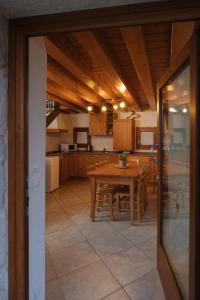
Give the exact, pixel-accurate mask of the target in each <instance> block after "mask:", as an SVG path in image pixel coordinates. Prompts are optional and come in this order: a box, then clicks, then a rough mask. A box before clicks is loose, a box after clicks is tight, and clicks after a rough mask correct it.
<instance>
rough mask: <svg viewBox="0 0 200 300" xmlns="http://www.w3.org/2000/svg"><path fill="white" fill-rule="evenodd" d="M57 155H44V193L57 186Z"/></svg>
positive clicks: (51, 190)
mask: <svg viewBox="0 0 200 300" xmlns="http://www.w3.org/2000/svg"><path fill="white" fill-rule="evenodd" d="M59 160H60V159H59V156H47V157H46V193H50V192H53V191H55V190H56V189H58V188H59Z"/></svg>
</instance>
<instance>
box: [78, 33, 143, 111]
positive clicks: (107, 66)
mask: <svg viewBox="0 0 200 300" xmlns="http://www.w3.org/2000/svg"><path fill="white" fill-rule="evenodd" d="M73 36H74V37H75V38H76V39H77V41H78V42H79V43H80V44H81V46H82V47H83V48H84V49H85V50H86V51H87V53H88V54H89V55H90V57H91V58H92V59H93V61H94V62H95V63H96V64H97V65H99V66H100V67H102V69H103V70H104V72H105V75H106V76H107V77H108V78H109V80H110V81H111V82H112V83H114V86H115V88H116V89H117V92H118V94H121V96H122V97H124V98H126V100H127V102H128V103H129V104H130V105H131V106H134V107H135V108H136V109H137V110H140V108H141V107H140V104H139V102H138V101H137V100H136V97H135V94H134V92H133V88H131V87H130V86H129V85H128V83H127V81H126V80H125V78H124V75H123V74H122V73H121V72H120V70H119V68H118V67H117V63H116V62H114V61H113V60H112V53H109V54H108V52H107V51H106V50H105V48H104V46H103V45H102V43H101V42H100V40H99V39H98V37H97V36H96V35H95V33H93V32H89V31H84V32H76V33H73ZM107 50H108V49H107ZM120 87H125V88H124V91H122V89H120Z"/></svg>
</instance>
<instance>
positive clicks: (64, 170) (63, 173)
mask: <svg viewBox="0 0 200 300" xmlns="http://www.w3.org/2000/svg"><path fill="white" fill-rule="evenodd" d="M69 163H70V157H69V156H68V155H63V156H61V157H60V183H63V182H65V181H66V180H67V179H68V178H69V177H70V176H71V174H70V168H69Z"/></svg>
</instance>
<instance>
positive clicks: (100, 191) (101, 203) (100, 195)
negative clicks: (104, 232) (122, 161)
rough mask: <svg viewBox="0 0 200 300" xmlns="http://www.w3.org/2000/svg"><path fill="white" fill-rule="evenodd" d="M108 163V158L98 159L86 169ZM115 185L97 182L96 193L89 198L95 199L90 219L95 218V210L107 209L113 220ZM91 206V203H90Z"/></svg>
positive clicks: (92, 168)
mask: <svg viewBox="0 0 200 300" xmlns="http://www.w3.org/2000/svg"><path fill="white" fill-rule="evenodd" d="M107 163H108V160H104V161H100V162H98V163H95V164H93V165H90V166H89V167H88V171H92V170H94V169H97V168H99V167H101V166H103V165H105V164H107ZM116 188H117V187H116V186H115V185H109V184H105V183H104V184H97V187H96V195H95V199H91V201H95V203H94V207H95V209H94V212H93V211H91V214H90V216H91V219H92V221H94V220H95V216H96V210H97V211H98V212H100V211H109V214H110V216H111V218H112V220H114V217H113V203H114V201H115V197H114V196H115V192H116ZM91 207H92V205H91Z"/></svg>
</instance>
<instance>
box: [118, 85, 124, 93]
mask: <svg viewBox="0 0 200 300" xmlns="http://www.w3.org/2000/svg"><path fill="white" fill-rule="evenodd" d="M118 90H119V91H120V92H121V93H124V92H125V91H126V87H125V85H124V84H123V83H121V84H120V85H119V86H118Z"/></svg>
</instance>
